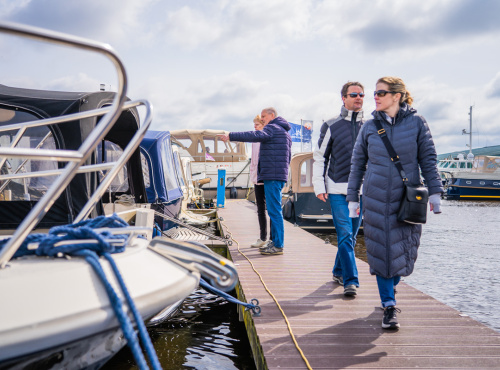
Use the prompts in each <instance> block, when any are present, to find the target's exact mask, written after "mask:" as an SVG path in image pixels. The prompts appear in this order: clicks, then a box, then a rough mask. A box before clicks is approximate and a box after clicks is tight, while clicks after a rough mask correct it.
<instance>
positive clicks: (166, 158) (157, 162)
mask: <svg viewBox="0 0 500 370" xmlns="http://www.w3.org/2000/svg"><path fill="white" fill-rule="evenodd" d="M141 153H142V155H143V158H144V159H145V160H146V163H147V166H148V173H146V174H145V177H146V180H145V185H146V194H147V197H148V202H149V203H152V204H154V205H156V207H154V208H156V209H157V210H158V211H160V213H162V214H165V215H167V216H170V217H176V218H177V217H178V216H179V213H180V210H181V202H182V198H183V196H184V194H183V193H182V187H181V186H182V185H183V183H182V175H180V173H179V171H180V168H176V163H175V161H174V155H173V150H172V143H171V141H170V132H169V131H147V132H146V136H145V137H144V139H142V142H141ZM148 175H149V179H147V177H148ZM157 222H158V223H159V224H160V225H161V229H162V230H166V229H168V228H170V227H172V226H174V225H173V224H171V223H168V222H165V221H161V222H160V220H157Z"/></svg>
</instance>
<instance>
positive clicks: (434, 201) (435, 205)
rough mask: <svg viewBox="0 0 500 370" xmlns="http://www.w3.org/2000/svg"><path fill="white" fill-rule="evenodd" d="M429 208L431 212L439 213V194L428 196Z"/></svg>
mask: <svg viewBox="0 0 500 370" xmlns="http://www.w3.org/2000/svg"><path fill="white" fill-rule="evenodd" d="M429 206H430V209H431V211H432V212H434V213H441V193H436V194H432V195H431V196H429Z"/></svg>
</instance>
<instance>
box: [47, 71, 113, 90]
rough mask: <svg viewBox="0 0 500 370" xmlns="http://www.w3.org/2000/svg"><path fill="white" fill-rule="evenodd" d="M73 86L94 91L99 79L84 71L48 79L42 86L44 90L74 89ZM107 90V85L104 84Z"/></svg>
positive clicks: (97, 86) (98, 84) (96, 88)
mask: <svg viewBox="0 0 500 370" xmlns="http://www.w3.org/2000/svg"><path fill="white" fill-rule="evenodd" d="M75 86H77V87H78V90H80V91H96V90H98V88H99V86H100V81H98V80H96V79H94V78H91V77H89V76H88V75H86V74H85V73H78V74H77V75H73V76H65V77H61V78H57V79H55V80H52V81H50V83H48V84H47V85H45V86H44V87H43V88H44V89H46V90H57V91H75ZM106 89H108V90H109V86H106Z"/></svg>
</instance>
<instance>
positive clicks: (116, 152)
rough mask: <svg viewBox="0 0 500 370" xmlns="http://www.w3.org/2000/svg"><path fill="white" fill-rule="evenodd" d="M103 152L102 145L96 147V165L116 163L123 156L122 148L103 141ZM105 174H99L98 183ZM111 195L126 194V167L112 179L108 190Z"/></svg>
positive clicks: (127, 186) (127, 185)
mask: <svg viewBox="0 0 500 370" xmlns="http://www.w3.org/2000/svg"><path fill="white" fill-rule="evenodd" d="M104 148H105V150H104V152H103V151H102V143H99V144H98V145H97V149H96V150H97V163H108V162H116V161H118V159H119V158H120V156H121V155H122V154H123V150H122V148H120V146H118V145H116V144H115V143H112V142H111V141H108V140H104ZM104 175H105V173H103V172H101V171H100V172H99V181H102V179H103V178H104ZM108 189H109V190H110V191H112V192H113V193H117V192H119V193H121V192H126V191H128V189H129V184H128V173H127V167H126V166H123V167H122V169H121V170H120V172H119V173H118V175H117V176H116V177H115V178H114V179H113V181H112V182H111V185H110V186H109V188H108Z"/></svg>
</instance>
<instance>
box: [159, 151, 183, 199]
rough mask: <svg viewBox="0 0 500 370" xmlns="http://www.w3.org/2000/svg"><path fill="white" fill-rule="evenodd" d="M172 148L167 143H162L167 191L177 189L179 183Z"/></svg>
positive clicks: (162, 159)
mask: <svg viewBox="0 0 500 370" xmlns="http://www.w3.org/2000/svg"><path fill="white" fill-rule="evenodd" d="M171 153H172V150H170V147H167V146H166V145H162V149H161V163H162V166H163V174H164V177H165V187H166V188H167V191H170V190H174V189H177V188H178V187H179V185H178V184H177V175H176V173H175V168H174V161H173V158H171V157H170V156H171Z"/></svg>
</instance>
